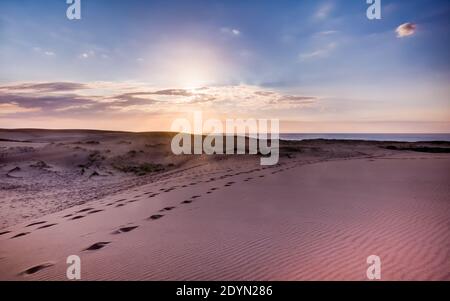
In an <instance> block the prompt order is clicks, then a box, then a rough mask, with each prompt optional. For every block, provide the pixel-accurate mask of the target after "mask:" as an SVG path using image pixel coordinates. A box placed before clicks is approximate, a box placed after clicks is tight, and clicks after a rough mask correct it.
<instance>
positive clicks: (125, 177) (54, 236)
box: [0, 132, 450, 280]
mask: <svg viewBox="0 0 450 301" xmlns="http://www.w3.org/2000/svg"><path fill="white" fill-rule="evenodd" d="M0 134H1V133H0ZM82 134H83V133H82ZM48 135H49V134H48V133H45V134H42V135H41V137H39V140H42V139H43V138H42V137H44V138H45V137H47V138H45V139H44V140H46V139H48ZM58 135H59V137H58V139H60V140H61V139H62V140H64V141H65V142H59V143H63V144H64V145H63V146H61V147H66V148H69V146H70V148H71V147H72V144H70V143H73V142H69V141H67V137H66V136H64V135H63V136H64V137H65V138H64V137H63V138H61V133H59V132H58ZM71 135H73V133H71ZM96 135H99V133H96ZM109 135H111V134H108V135H106V136H109ZM113 135H119V136H120V137H119V138H117V137H115V138H114V140H112V141H114V142H109V143H113V144H114V145H116V144H115V143H116V140H117V139H119V140H120V139H122V138H123V137H122V136H121V135H122V134H113ZM123 135H129V134H123ZM51 136H52V137H55V136H56V135H55V134H53V135H51ZM0 138H3V137H2V136H1V135H0ZM29 138H30V137H29V136H27V135H24V136H23V139H29ZM97 138H98V139H99V141H101V143H100V145H105V144H106V142H105V141H106V140H107V139H105V137H104V136H102V137H100V138H99V137H97ZM9 139H11V138H9ZM77 139H79V137H77V138H76V139H75V140H77ZM87 139H91V137H89V138H87ZM151 139H153V140H154V137H153V138H151ZM137 140H139V139H137ZM46 141H48V140H46ZM4 143H6V142H4ZM8 143H12V142H8ZM14 143H17V142H14ZM19 143H20V142H19ZM23 143H30V142H23ZM34 143H46V142H45V141H44V142H42V141H35V142H34ZM48 143H49V142H48ZM132 143H133V144H135V143H136V145H137V142H136V141H134V140H133V141H132ZM147 143H148V141H147ZM3 145H4V144H3ZM380 146H381V147H380ZM3 147H4V148H5V149H4V152H3V153H5V152H7V151H8V152H12V151H15V153H14V154H16V151H17V149H13V148H11V147H10V146H3ZM14 147H17V145H15V146H14ZM39 147H44V148H45V147H48V146H42V145H36V146H34V148H36V149H38V148H39ZM52 147H54V146H52ZM83 147H99V145H95V144H90V145H89V146H86V145H85V144H83ZM283 147H285V149H284V151H283V152H284V154H285V156H283V157H282V160H281V162H280V164H279V165H276V166H271V167H261V166H260V165H259V164H258V163H259V160H258V159H257V158H253V157H251V158H249V157H245V156H244V157H242V156H241V157H238V156H231V157H230V158H220V159H219V158H210V157H193V158H189V159H187V158H184V159H183V160H179V161H173V162H177V163H176V164H175V165H174V166H172V167H171V168H167V169H166V170H163V171H159V172H152V173H150V174H148V175H143V176H137V175H130V174H128V173H118V172H117V171H115V172H114V175H111V176H105V177H104V178H101V180H100V179H97V178H98V177H94V178H90V177H85V178H83V179H84V180H80V179H78V178H79V177H80V176H75V175H73V176H69V174H70V172H69V171H70V168H69V167H70V164H68V163H67V162H66V161H67V154H66V155H65V156H63V155H62V154H59V156H56V155H54V153H53V155H50V153H51V152H50V151H49V150H46V151H45V152H43V151H42V150H37V151H34V153H35V155H31V156H30V157H29V160H31V161H33V162H34V161H36V160H37V158H38V157H39V158H41V157H42V156H43V155H42V156H41V155H39V156H37V155H36V153H37V154H46V156H45V159H46V160H45V162H46V163H47V164H49V165H50V166H51V168H50V169H51V170H53V172H54V173H55V174H56V175H57V176H59V177H60V178H62V180H61V179H60V180H58V181H59V182H57V183H62V184H61V188H59V189H56V191H59V190H61V189H67V190H69V191H71V190H70V188H68V186H70V183H71V181H69V180H67V179H78V181H79V183H75V182H74V183H75V184H72V186H74V188H73V189H76V188H77V189H78V188H80V187H84V186H86V185H90V187H91V188H90V189H92V190H98V191H97V192H96V193H94V196H95V197H93V198H92V199H88V198H86V199H82V198H79V197H75V196H76V195H77V194H67V195H65V198H64V199H58V197H57V196H58V193H53V192H54V190H55V188H51V187H52V186H51V185H47V186H45V187H47V189H48V190H49V191H48V193H47V194H48V196H49V197H50V199H52V198H54V199H52V201H51V202H48V201H45V200H44V199H42V195H41V194H38V195H36V196H35V198H31V199H30V200H29V201H28V202H27V203H29V206H20V205H17V206H16V207H19V209H17V208H11V205H12V204H14V203H17V204H20V203H21V201H20V199H17V195H19V196H20V195H21V190H20V189H15V188H11V187H10V188H9V191H10V192H9V193H8V197H9V198H8V199H3V201H2V206H3V207H2V219H4V220H6V221H3V220H2V224H4V225H5V226H3V227H2V229H1V230H0V280H66V279H67V278H66V269H67V267H68V265H67V264H66V259H67V257H68V256H70V255H78V256H80V258H81V277H82V280H366V279H367V278H366V269H367V267H368V265H367V263H366V258H367V257H368V256H369V255H372V254H374V255H378V256H379V257H380V258H381V262H382V280H450V272H449V269H448V262H450V197H449V196H450V191H449V187H450V185H449V183H450V174H449V172H448V171H449V167H450V155H448V154H430V153H420V152H413V151H392V150H386V149H385V148H384V144H380V143H356V142H337V141H334V142H329V141H328V142H325V141H314V142H305V143H297V144H294V145H292V144H289V145H288V146H286V145H284V146H283ZM135 148H137V146H136V147H135ZM155 148H162V146H161V145H160V146H156V147H155ZM293 148H298V149H297V150H294V149H293ZM137 149H139V148H137ZM282 149H283V148H282ZM287 150H289V155H286V152H287ZM114 151H115V152H118V151H117V150H114ZM122 151H125V149H124V150H122ZM53 152H55V150H54V149H53ZM21 156H24V155H21ZM27 156H28V155H27ZM167 156H170V155H167ZM63 157H64V160H63V161H64V162H65V163H66V167H64V166H63V164H61V163H58V160H57V159H55V158H63ZM69 157H70V156H69ZM12 158H14V156H11V155H7V156H5V157H4V159H3V161H2V169H1V170H2V171H4V172H6V171H7V170H10V168H11V167H12V166H13V165H18V163H19V162H18V161H14V160H13V159H12ZM152 158H153V159H154V160H156V161H152V162H153V163H154V162H164V160H167V158H166V157H165V156H162V155H161V156H160V157H158V156H153V157H152ZM60 160H62V159H60ZM108 160H117V157H112V156H111V157H109V158H108V159H106V160H103V162H104V163H102V164H100V165H99V166H98V167H97V169H96V170H98V171H99V173H105V174H107V171H111V170H112V169H109V167H108V166H109V164H106V163H105V161H106V162H109V161H108ZM21 162H23V163H21V165H20V164H19V165H20V166H19V167H20V168H21V170H20V171H15V172H12V174H14V175H16V174H17V175H20V173H23V174H22V178H10V177H7V176H6V175H3V177H2V178H1V179H2V183H5V182H6V181H9V182H7V183H8V185H24V183H23V182H25V183H29V182H33V183H34V184H33V185H31V187H35V188H30V189H36V190H37V191H40V189H43V188H42V187H41V186H40V185H43V184H42V181H44V180H45V181H48V178H47V177H46V176H42V175H41V178H42V179H44V180H42V181H41V182H39V181H37V180H36V175H30V173H29V172H30V170H32V168H31V169H28V167H26V165H29V163H28V162H25V161H21ZM114 162H117V161H114ZM77 163H78V162H77ZM109 163H110V162H109ZM38 166H40V167H41V168H44V169H48V168H46V167H42V164H41V165H38ZM71 177H73V178H71ZM24 178H25V180H24ZM64 181H66V182H68V184H65V185H64V184H63V183H65V182H64ZM122 181H124V182H122ZM20 183H22V184H20ZM88 183H90V184H88ZM93 183H95V184H93ZM123 183H125V184H123ZM116 184H117V185H116ZM4 185H5V184H4ZM114 185H116V187H115V188H114V189H113V188H111V187H114ZM27 187H29V186H27ZM49 187H50V188H49ZM4 191H5V190H4V189H3V190H2V194H3V193H4ZM59 193H60V192H59ZM71 195H73V196H74V199H75V201H74V199H71V197H70V196H71ZM80 199H81V202H82V203H81V204H79V202H80ZM35 201H36V202H35ZM30 203H31V204H30ZM56 203H57V204H58V208H57V209H55V204H56ZM28 208H34V209H32V210H29V209H28ZM4 210H7V211H6V212H5V211H4ZM8 211H9V212H10V213H11V214H12V215H13V216H15V217H14V218H10V219H8V218H6V219H5V218H4V217H5V216H7V215H8ZM28 211H31V212H34V213H33V214H34V216H31V215H32V214H29V215H30V216H27V217H22V215H23V214H26V213H27V212H28ZM52 211H54V212H52ZM18 212H20V213H21V214H22V215H21V214H18Z"/></svg>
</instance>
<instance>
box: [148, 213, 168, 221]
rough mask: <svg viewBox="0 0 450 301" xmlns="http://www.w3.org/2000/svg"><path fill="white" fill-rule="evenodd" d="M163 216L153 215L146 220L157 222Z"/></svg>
mask: <svg viewBox="0 0 450 301" xmlns="http://www.w3.org/2000/svg"><path fill="white" fill-rule="evenodd" d="M163 216H164V215H162V214H154V215H152V216H150V217H149V218H147V219H148V220H157V219H160V218H161V217H163Z"/></svg>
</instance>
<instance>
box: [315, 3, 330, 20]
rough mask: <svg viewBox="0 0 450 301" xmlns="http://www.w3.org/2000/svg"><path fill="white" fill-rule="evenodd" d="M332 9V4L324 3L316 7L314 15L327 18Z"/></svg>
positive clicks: (317, 17) (321, 18) (318, 17)
mask: <svg viewBox="0 0 450 301" xmlns="http://www.w3.org/2000/svg"><path fill="white" fill-rule="evenodd" d="M332 10H333V4H332V3H326V4H323V5H322V6H320V7H319V8H318V10H317V11H316V13H315V15H314V16H315V17H316V19H320V20H323V19H326V18H328V16H329V15H330V13H331V11H332Z"/></svg>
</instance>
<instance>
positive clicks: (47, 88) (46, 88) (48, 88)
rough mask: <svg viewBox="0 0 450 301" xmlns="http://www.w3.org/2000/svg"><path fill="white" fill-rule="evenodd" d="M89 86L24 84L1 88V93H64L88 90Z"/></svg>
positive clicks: (53, 83) (75, 84) (66, 83)
mask: <svg viewBox="0 0 450 301" xmlns="http://www.w3.org/2000/svg"><path fill="white" fill-rule="evenodd" d="M87 88H88V87H87V85H85V84H81V83H73V82H47V83H22V84H16V85H9V86H8V85H7V86H0V91H16V92H17V91H22V92H24V91H26V92H36V93H37V92H64V91H74V90H81V89H87Z"/></svg>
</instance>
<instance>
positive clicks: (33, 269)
mask: <svg viewBox="0 0 450 301" xmlns="http://www.w3.org/2000/svg"><path fill="white" fill-rule="evenodd" d="M53 265H54V264H53V263H51V262H46V263H43V264H40V265H36V266H34V267H31V268H29V269H26V270H25V271H23V272H21V273H20V274H19V275H21V276H23V275H32V274H34V273H37V272H39V271H40V270H43V269H45V268H48V267H51V266H53Z"/></svg>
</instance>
